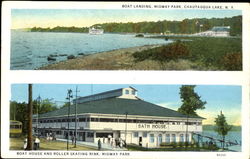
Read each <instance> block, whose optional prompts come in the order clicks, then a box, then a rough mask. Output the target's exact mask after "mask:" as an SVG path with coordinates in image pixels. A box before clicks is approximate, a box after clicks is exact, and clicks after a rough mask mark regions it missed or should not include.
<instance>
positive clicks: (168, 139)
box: [166, 134, 170, 143]
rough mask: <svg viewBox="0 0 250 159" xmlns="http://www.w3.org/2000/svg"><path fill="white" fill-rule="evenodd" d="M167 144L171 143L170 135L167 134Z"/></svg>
mask: <svg viewBox="0 0 250 159" xmlns="http://www.w3.org/2000/svg"><path fill="white" fill-rule="evenodd" d="M166 143H170V134H166Z"/></svg>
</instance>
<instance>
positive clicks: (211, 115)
mask: <svg viewBox="0 0 250 159" xmlns="http://www.w3.org/2000/svg"><path fill="white" fill-rule="evenodd" d="M222 113H223V114H224V115H225V117H226V120H227V123H228V124H230V125H241V110H240V109H225V110H223V111H222ZM197 114H198V115H199V116H201V117H204V118H206V119H205V120H203V124H214V121H215V118H217V116H218V115H219V114H220V111H208V110H198V111H197Z"/></svg>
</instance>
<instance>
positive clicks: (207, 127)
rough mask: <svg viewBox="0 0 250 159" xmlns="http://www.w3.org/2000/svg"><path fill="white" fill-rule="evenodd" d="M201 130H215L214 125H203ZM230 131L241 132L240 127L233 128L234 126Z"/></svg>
mask: <svg viewBox="0 0 250 159" xmlns="http://www.w3.org/2000/svg"><path fill="white" fill-rule="evenodd" d="M202 128H203V130H205V131H213V130H214V128H215V125H203V126H202ZM231 131H241V126H235V125H233V128H232V130H231Z"/></svg>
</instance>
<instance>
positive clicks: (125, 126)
mask: <svg viewBox="0 0 250 159" xmlns="http://www.w3.org/2000/svg"><path fill="white" fill-rule="evenodd" d="M125 114H126V121H125V144H126V146H127V119H128V112H125Z"/></svg>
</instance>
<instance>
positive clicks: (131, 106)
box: [39, 98, 202, 119]
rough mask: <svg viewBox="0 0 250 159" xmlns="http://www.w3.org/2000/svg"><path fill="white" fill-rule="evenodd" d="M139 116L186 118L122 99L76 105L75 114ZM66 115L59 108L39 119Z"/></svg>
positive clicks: (144, 102) (182, 115)
mask: <svg viewBox="0 0 250 159" xmlns="http://www.w3.org/2000/svg"><path fill="white" fill-rule="evenodd" d="M126 112H127V113H128V115H140V116H157V117H180V118H186V117H187V116H186V115H184V114H181V113H179V112H177V111H175V110H172V109H168V108H165V107H161V106H158V105H155V104H153V103H149V102H146V101H143V100H135V99H123V98H106V99H101V100H96V101H89V102H85V103H81V104H78V105H77V114H83V113H99V114H117V115H125V114H126ZM74 113H75V107H74V105H72V106H71V108H70V114H72V115H74ZM63 115H68V107H64V108H61V109H59V110H56V111H52V112H48V113H45V114H41V115H39V117H40V118H41V117H53V116H63ZM190 117H192V118H200V119H202V117H199V116H190Z"/></svg>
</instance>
